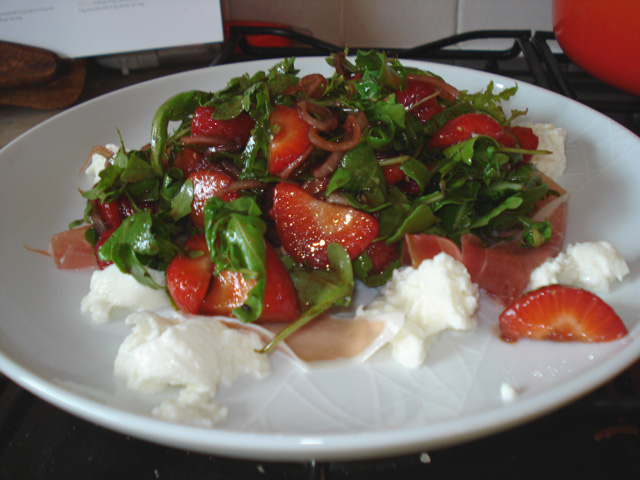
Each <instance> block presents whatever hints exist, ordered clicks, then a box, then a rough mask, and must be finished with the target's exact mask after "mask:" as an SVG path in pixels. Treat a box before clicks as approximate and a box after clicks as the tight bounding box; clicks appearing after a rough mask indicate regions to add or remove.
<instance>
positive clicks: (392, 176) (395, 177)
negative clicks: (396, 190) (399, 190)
mask: <svg viewBox="0 0 640 480" xmlns="http://www.w3.org/2000/svg"><path fill="white" fill-rule="evenodd" d="M382 173H383V174H384V179H385V181H386V182H387V185H395V184H396V183H400V182H401V181H403V180H404V179H405V178H407V174H406V173H404V172H403V171H402V169H401V168H400V164H398V163H394V164H392V165H384V166H383V167H382Z"/></svg>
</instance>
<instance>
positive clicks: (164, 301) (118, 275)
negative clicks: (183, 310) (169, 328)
mask: <svg viewBox="0 0 640 480" xmlns="http://www.w3.org/2000/svg"><path fill="white" fill-rule="evenodd" d="M149 274H150V275H151V278H153V280H154V281H155V282H156V283H157V284H158V285H159V286H163V285H164V273H163V272H159V271H155V270H150V271H149ZM167 307H169V299H168V297H167V292H166V291H165V290H164V289H163V288H160V289H154V288H151V287H147V286H146V285H142V284H141V283H139V282H138V281H137V280H136V279H135V278H133V277H132V276H131V275H128V274H126V273H123V272H121V271H120V269H118V267H117V266H116V265H113V264H112V265H109V266H108V267H107V268H105V269H104V270H96V271H95V272H93V274H92V275H91V283H90V288H89V293H88V294H87V295H86V296H85V297H84V298H83V299H82V302H81V304H80V308H81V310H82V312H83V313H87V314H89V315H91V319H92V320H93V321H94V322H95V323H105V322H108V321H109V318H110V316H111V314H112V312H113V311H114V310H115V309H127V310H131V311H137V310H156V309H161V308H167Z"/></svg>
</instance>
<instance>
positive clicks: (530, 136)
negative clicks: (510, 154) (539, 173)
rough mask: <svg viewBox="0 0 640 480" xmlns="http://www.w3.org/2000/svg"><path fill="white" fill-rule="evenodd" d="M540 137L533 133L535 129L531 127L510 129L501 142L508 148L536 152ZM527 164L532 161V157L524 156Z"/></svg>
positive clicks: (506, 130) (507, 129)
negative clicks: (516, 147)
mask: <svg viewBox="0 0 640 480" xmlns="http://www.w3.org/2000/svg"><path fill="white" fill-rule="evenodd" d="M538 141H539V139H538V136H537V135H536V134H535V133H533V129H531V128H529V127H521V126H515V127H508V128H505V131H504V134H503V135H502V137H501V138H500V140H499V142H500V143H501V144H502V145H505V146H507V147H515V146H516V145H517V146H518V147H520V148H523V149H525V150H535V149H537V148H538ZM522 159H523V160H524V161H525V162H528V161H529V160H531V155H530V154H526V155H523V156H522Z"/></svg>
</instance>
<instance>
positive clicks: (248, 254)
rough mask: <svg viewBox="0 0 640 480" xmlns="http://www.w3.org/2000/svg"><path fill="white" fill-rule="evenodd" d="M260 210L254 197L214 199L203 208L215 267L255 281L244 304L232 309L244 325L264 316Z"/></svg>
mask: <svg viewBox="0 0 640 480" xmlns="http://www.w3.org/2000/svg"><path fill="white" fill-rule="evenodd" d="M261 213H262V212H261V211H260V208H259V207H258V204H257V203H256V201H255V200H254V199H253V198H251V197H240V198H238V199H237V200H234V201H232V202H225V201H223V200H221V199H219V198H215V197H214V198H211V199H210V200H208V201H207V203H206V205H205V208H204V222H205V223H204V224H205V237H206V240H207V246H208V247H209V251H210V253H211V261H212V262H213V263H214V264H215V269H216V275H218V274H219V273H220V272H221V271H222V270H232V271H237V272H241V273H242V275H243V276H244V278H245V279H248V280H249V279H251V280H256V283H255V285H254V286H253V288H252V289H251V290H250V291H249V293H248V294H247V299H246V300H245V302H244V304H243V305H242V306H240V307H238V308H236V309H234V310H233V314H234V315H235V316H236V317H238V318H239V319H240V320H242V321H243V322H253V321H255V320H256V319H258V317H260V314H261V313H262V306H263V305H262V304H263V301H264V291H265V287H266V276H267V267H266V244H265V239H264V233H265V231H266V225H265V223H264V220H262V218H260V215H261Z"/></svg>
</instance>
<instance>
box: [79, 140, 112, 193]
mask: <svg viewBox="0 0 640 480" xmlns="http://www.w3.org/2000/svg"><path fill="white" fill-rule="evenodd" d="M105 148H106V149H107V150H109V151H110V152H112V153H113V154H115V153H117V152H118V150H119V149H120V147H118V146H117V145H115V144H113V143H108V144H106V145H105ZM106 166H107V157H105V156H104V155H101V154H99V153H94V154H93V155H91V162H90V163H89V166H88V167H87V168H86V169H85V171H84V173H85V175H87V176H88V177H91V178H92V180H93V183H94V184H95V183H97V182H98V180H100V172H101V171H102V170H104V168H105V167H106Z"/></svg>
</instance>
